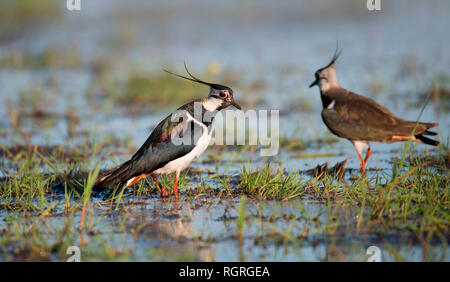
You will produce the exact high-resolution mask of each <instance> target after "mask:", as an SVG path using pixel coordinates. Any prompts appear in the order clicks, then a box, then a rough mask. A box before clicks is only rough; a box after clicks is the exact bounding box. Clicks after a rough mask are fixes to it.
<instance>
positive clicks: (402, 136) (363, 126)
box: [309, 48, 440, 171]
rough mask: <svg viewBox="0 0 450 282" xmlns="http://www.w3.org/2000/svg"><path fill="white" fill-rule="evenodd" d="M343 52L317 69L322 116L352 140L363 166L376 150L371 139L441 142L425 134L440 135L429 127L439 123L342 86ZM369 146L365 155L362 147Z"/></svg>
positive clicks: (336, 54)
mask: <svg viewBox="0 0 450 282" xmlns="http://www.w3.org/2000/svg"><path fill="white" fill-rule="evenodd" d="M339 55H340V52H338V48H336V51H335V54H334V56H333V58H332V60H331V62H330V63H329V64H328V65H327V66H326V67H323V68H321V69H319V70H317V71H316V73H315V78H316V79H315V81H314V82H313V83H312V84H311V85H310V86H309V87H313V86H315V85H318V86H319V88H320V96H321V98H322V106H323V110H322V120H323V122H324V123H325V125H326V126H327V127H328V129H329V130H330V131H331V132H333V133H334V134H335V135H337V136H339V137H342V138H345V139H348V140H350V141H351V142H352V143H353V145H354V147H355V149H356V152H357V153H358V157H359V159H360V163H361V166H360V170H361V171H364V170H365V166H366V163H367V160H368V159H369V157H370V155H371V153H372V151H371V149H370V145H369V142H370V141H375V142H386V143H391V142H399V141H408V140H409V139H410V137H411V136H412V138H411V140H412V141H414V142H418V143H423V144H428V145H432V146H439V145H440V143H439V142H438V141H435V140H432V139H430V138H428V137H426V136H425V135H437V134H436V133H435V132H432V131H429V129H430V128H432V127H435V126H437V125H439V124H438V123H426V122H419V123H416V122H414V121H407V120H404V119H401V118H399V117H397V116H395V115H394V114H393V113H391V112H390V111H389V110H387V109H386V108H385V107H383V106H381V105H380V104H378V103H376V102H375V101H373V100H371V99H369V98H366V97H364V96H361V95H358V94H355V93H353V92H350V91H348V90H346V89H344V88H342V87H341V86H340V85H339V83H338V79H337V74H336V69H335V62H336V60H337V59H338V57H339ZM364 148H367V153H366V156H365V158H364V159H363V157H362V150H363V149H364Z"/></svg>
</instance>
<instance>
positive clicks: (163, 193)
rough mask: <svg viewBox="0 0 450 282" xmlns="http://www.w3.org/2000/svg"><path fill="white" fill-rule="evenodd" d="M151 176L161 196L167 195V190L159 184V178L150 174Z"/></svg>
mask: <svg viewBox="0 0 450 282" xmlns="http://www.w3.org/2000/svg"><path fill="white" fill-rule="evenodd" d="M152 178H153V181H155V182H156V184H157V185H158V187H159V190H160V193H161V196H163V197H167V196H169V192H167V190H166V189H165V188H164V187H163V186H162V185H161V183H160V182H159V180H158V178H157V177H156V175H154V174H152Z"/></svg>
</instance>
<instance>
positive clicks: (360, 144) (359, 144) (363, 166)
mask: <svg viewBox="0 0 450 282" xmlns="http://www.w3.org/2000/svg"><path fill="white" fill-rule="evenodd" d="M352 143H353V146H355V150H356V153H358V157H359V161H360V163H361V167H360V169H359V170H360V171H361V172H364V171H365V170H366V163H367V160H368V159H369V157H370V155H371V154H372V150H371V149H370V146H369V144H368V143H367V142H364V141H352ZM364 147H366V148H367V152H366V157H365V158H364V159H363V157H362V150H363V148H364Z"/></svg>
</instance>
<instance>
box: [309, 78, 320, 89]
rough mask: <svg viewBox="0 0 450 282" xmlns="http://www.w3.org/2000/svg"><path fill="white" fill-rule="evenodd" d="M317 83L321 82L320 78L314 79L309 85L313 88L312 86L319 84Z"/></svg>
mask: <svg viewBox="0 0 450 282" xmlns="http://www.w3.org/2000/svg"><path fill="white" fill-rule="evenodd" d="M317 83H319V80H318V79H316V80H314V82H313V83H311V85H310V86H309V88H311V87H313V86H315V85H317Z"/></svg>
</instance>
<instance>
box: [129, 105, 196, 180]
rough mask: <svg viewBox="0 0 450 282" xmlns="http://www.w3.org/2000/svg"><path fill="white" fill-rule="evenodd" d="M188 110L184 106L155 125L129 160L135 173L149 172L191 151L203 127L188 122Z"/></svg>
mask: <svg viewBox="0 0 450 282" xmlns="http://www.w3.org/2000/svg"><path fill="white" fill-rule="evenodd" d="M189 110H190V108H189V105H185V106H183V107H181V108H180V109H179V110H178V111H176V112H175V113H173V114H171V115H169V116H168V117H166V118H165V119H164V120H163V121H161V122H160V123H159V124H158V125H157V126H156V128H155V129H154V130H153V132H152V133H151V134H150V136H149V137H148V139H147V140H146V141H145V143H144V144H143V145H142V146H141V148H139V150H138V151H137V152H136V153H135V154H134V155H133V157H132V158H131V160H130V161H131V162H133V166H134V167H135V168H136V170H137V171H138V172H137V173H150V172H152V171H154V170H156V169H158V168H161V167H163V166H164V165H166V164H167V163H168V162H170V161H172V160H175V159H177V158H180V157H182V156H184V155H186V154H188V153H189V152H191V151H192V150H193V149H194V147H195V145H196V144H197V141H198V139H199V138H200V137H201V135H202V133H203V128H202V126H201V125H199V124H198V123H196V122H194V121H192V120H190V118H189V117H188V115H191V113H190V111H189ZM191 116H192V115H191Z"/></svg>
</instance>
